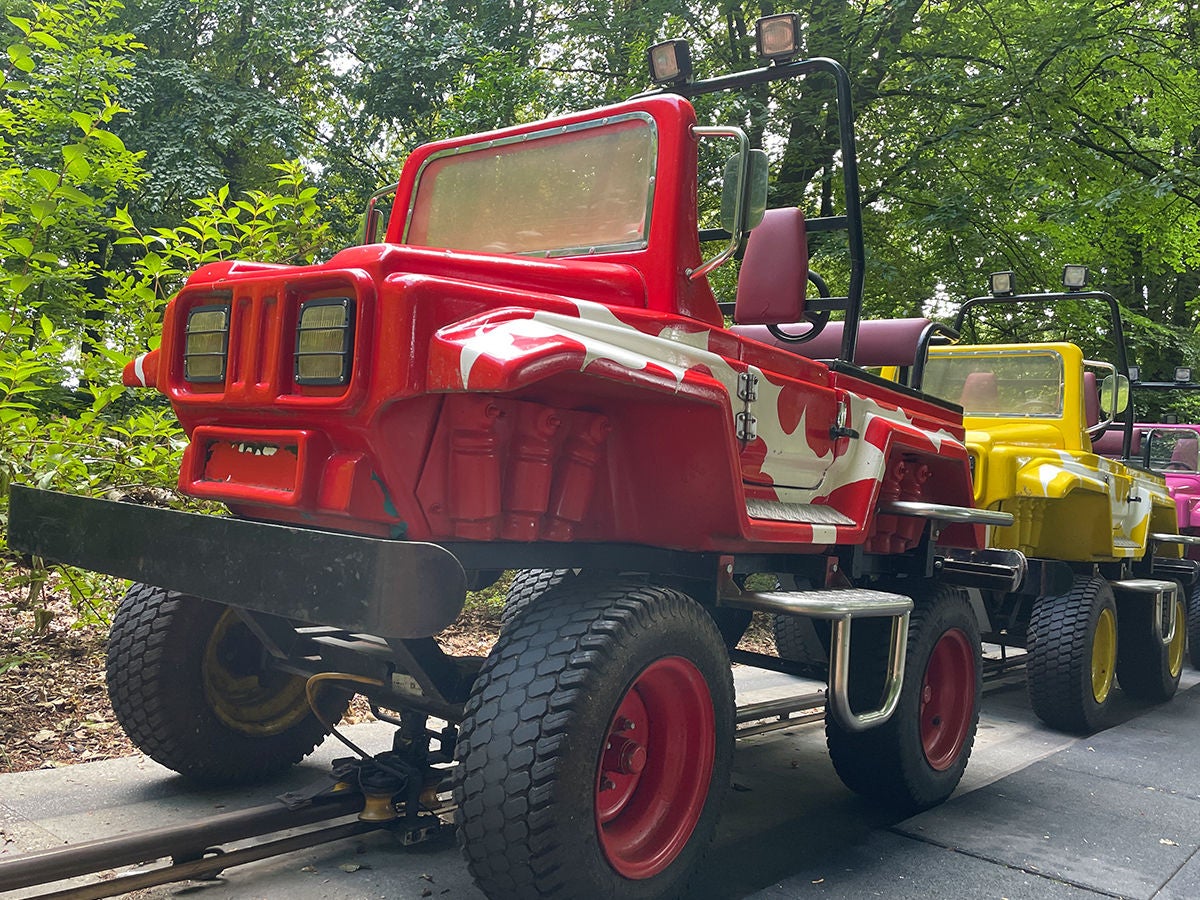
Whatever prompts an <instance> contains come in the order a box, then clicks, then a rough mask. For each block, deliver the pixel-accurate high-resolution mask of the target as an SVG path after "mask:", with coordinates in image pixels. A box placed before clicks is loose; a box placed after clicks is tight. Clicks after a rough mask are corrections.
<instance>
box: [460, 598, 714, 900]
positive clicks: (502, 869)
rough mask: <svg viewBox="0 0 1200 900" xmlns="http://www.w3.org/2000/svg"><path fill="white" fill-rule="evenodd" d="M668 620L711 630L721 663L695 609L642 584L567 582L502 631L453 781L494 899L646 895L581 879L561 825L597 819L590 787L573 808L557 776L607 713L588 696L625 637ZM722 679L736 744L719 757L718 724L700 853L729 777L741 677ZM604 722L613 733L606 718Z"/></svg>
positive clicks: (682, 627)
mask: <svg viewBox="0 0 1200 900" xmlns="http://www.w3.org/2000/svg"><path fill="white" fill-rule="evenodd" d="M668 624H669V626H670V627H671V628H673V629H675V630H676V632H677V633H679V634H682V635H686V634H687V633H688V632H696V630H697V629H700V630H701V632H704V630H705V629H707V632H706V634H707V638H706V640H707V641H709V642H712V641H713V640H715V641H716V645H717V647H718V648H719V653H720V656H721V657H722V658H724V649H723V644H721V643H720V639H719V635H718V634H716V632H715V629H714V627H713V625H712V623H711V621H710V620H709V619H708V616H707V613H705V612H704V610H703V609H702V608H701V607H700V606H699V605H698V604H696V603H695V601H693V600H691V599H690V598H688V597H686V596H685V595H683V594H680V593H679V592H677V591H674V590H671V589H667V588H654V587H648V586H646V585H644V584H639V583H636V582H620V581H602V582H600V583H596V582H595V581H592V580H591V579H587V580H583V579H579V580H576V579H571V580H570V581H569V582H568V583H567V584H564V585H561V586H560V587H558V588H557V589H556V590H555V591H554V594H553V595H552V596H551V595H548V596H546V597H545V598H544V599H543V600H542V601H540V602H539V603H538V604H536V605H535V606H534V607H531V608H530V609H529V610H528V612H527V613H526V614H524V615H522V616H521V617H520V619H519V621H515V622H514V623H513V625H512V626H510V629H509V630H508V631H507V632H504V631H502V632H501V636H500V638H499V640H498V641H497V644H496V646H495V648H494V649H493V651H492V653H491V655H490V656H489V657H488V659H487V661H486V662H485V664H484V666H483V668H482V669H481V671H480V673H479V675H478V676H477V680H476V683H475V687H474V689H473V691H472V695H471V698H470V700H469V701H468V703H467V707H466V716H465V718H464V720H463V722H462V724H461V726H460V729H459V736H458V743H457V756H458V760H459V767H458V772H457V776H456V781H455V801H456V803H457V804H458V807H459V810H460V813H459V822H458V827H459V836H460V842H461V844H462V847H463V853H464V855H465V857H466V859H467V862H468V866H469V868H470V870H471V872H472V875H473V876H474V877H475V879H476V882H477V883H478V884H479V885H480V887H481V888H483V890H484V892H485V893H486V894H487V895H488V896H489V897H490V898H493V900H498V898H514V900H515V898H528V897H534V896H537V897H562V898H574V897H581V896H588V897H596V898H600V897H613V896H620V897H640V896H643V892H642V889H643V888H644V887H646V886H645V885H643V884H642V882H638V881H631V880H627V879H626V880H622V879H620V878H619V876H616V873H615V872H609V873H608V874H610V875H612V876H614V878H615V879H616V881H618V882H620V883H619V884H618V886H616V887H613V886H612V885H606V884H605V883H603V882H602V881H601V880H599V879H592V880H590V881H587V880H584V881H581V878H582V876H581V867H582V865H583V864H582V863H580V862H579V860H580V859H582V858H584V856H585V855H586V848H585V847H584V846H583V844H584V842H583V841H582V840H581V839H580V838H579V837H578V836H577V835H574V833H573V832H571V829H570V828H569V827H564V824H563V817H564V815H567V816H573V817H580V818H581V821H582V820H588V821H590V817H591V816H592V815H593V806H592V803H593V802H594V801H593V796H594V794H593V790H594V786H590V787H589V788H588V790H587V791H585V792H584V793H585V794H586V796H576V797H575V798H574V801H572V800H571V799H570V798H568V797H564V796H563V795H562V794H563V792H564V791H565V790H567V788H566V787H564V782H565V781H566V778H565V776H564V775H563V774H562V772H560V771H559V769H560V762H561V758H562V756H563V754H564V753H565V752H568V748H569V742H570V741H571V740H572V736H573V734H574V735H575V736H576V737H578V730H577V729H578V728H579V727H580V726H581V725H582V724H584V723H585V722H586V720H588V718H589V717H595V716H600V717H607V716H609V715H610V714H611V711H610V710H607V709H600V710H598V709H594V708H592V707H594V706H595V703H594V702H593V701H594V697H593V696H592V693H593V691H594V689H595V688H597V684H596V681H597V679H598V678H599V677H601V676H602V675H603V674H604V673H605V672H606V670H607V669H611V667H612V666H613V665H614V660H615V659H616V658H618V657H619V656H620V655H621V653H622V649H623V644H624V643H625V642H626V641H629V640H630V637H629V636H630V635H631V634H632V633H633V632H635V631H636V630H638V629H643V630H645V629H648V628H653V627H655V626H659V627H663V626H667V625H668ZM636 674H637V673H636V672H628V673H627V676H628V678H629V679H632V678H633V677H634V676H635V675H636ZM721 678H722V679H723V687H721V689H720V691H718V692H715V693H714V697H713V701H714V706H715V707H716V713H717V718H718V723H719V722H720V721H721V719H722V718H723V717H726V718H728V732H729V739H728V741H726V743H727V744H728V747H727V748H724V749H723V748H722V739H721V727H720V725H718V730H717V735H718V741H717V744H718V746H717V759H716V760H715V762H714V766H715V768H714V774H713V783H712V785H711V787H710V791H709V797H708V800H707V802H706V805H705V812H704V814H703V815H702V816H701V819H700V821H699V823H698V824H697V826H696V830H695V832H694V833H693V836H692V842H697V841H699V842H700V843H699V844H698V845H696V846H698V847H700V848H701V850H700V852H701V853H702V852H703V848H706V847H707V844H708V842H709V840H710V839H711V836H712V832H713V831H714V830H715V827H716V812H714V811H713V810H714V809H716V810H719V806H720V801H721V798H722V796H723V794H724V791H725V789H726V788H727V786H728V779H729V766H730V761H731V756H732V728H733V719H732V717H733V679H732V674H731V672H730V669H729V666H728V661H727V659H724V662H723V668H722V673H721ZM627 683H628V682H626V684H627ZM623 691H624V688H622V693H623ZM722 694H723V695H724V702H725V703H726V704H727V705H728V709H727V710H724V711H723V710H722V709H721V705H722V702H723V697H722V696H721V695H722ZM602 725H603V727H604V728H607V718H605V720H604V722H603V723H602ZM579 739H580V740H583V739H582V738H579ZM593 781H594V773H593ZM689 846H691V845H689ZM684 852H685V853H686V852H688V851H686V850H685V851H684ZM692 868H694V866H693V867H692ZM668 871H669V870H668ZM685 889H686V878H685V879H684V882H683V883H682V884H680V885H678V886H677V890H671V891H668V892H667V893H662V894H659V893H654V894H646V895H645V896H674V895H677V893H678V891H682V890H685Z"/></svg>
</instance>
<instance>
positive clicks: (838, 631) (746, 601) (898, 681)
mask: <svg viewBox="0 0 1200 900" xmlns="http://www.w3.org/2000/svg"><path fill="white" fill-rule="evenodd" d="M720 603H721V605H723V606H737V607H740V608H742V609H751V610H758V611H759V612H767V613H774V614H776V615H788V616H808V617H810V618H813V619H825V620H827V621H829V623H830V626H831V629H832V633H831V636H830V641H829V702H830V704H831V705H832V707H833V710H834V713H835V714H836V715H837V717H838V721H839V722H841V723H842V725H843V726H845V727H846V728H847V729H848V730H850V731H865V730H866V729H868V728H871V727H873V726H875V725H882V724H883V723H884V722H886V721H887V720H888V719H890V718H891V716H892V713H894V712H895V711H896V705H897V704H898V703H899V702H900V688H901V687H902V685H903V683H904V657H905V653H906V652H907V649H908V617H909V613H911V612H912V608H913V602H912V600H911V599H910V598H908V597H905V596H904V595H903V594H891V593H888V592H886V591H869V590H864V589H862V588H848V589H846V590H836V591H770V592H763V593H746V592H743V593H740V594H736V595H722V597H721V598H720ZM868 617H871V618H875V617H881V618H890V619H891V620H892V635H891V643H890V647H889V650H888V668H887V689H886V691H885V692H884V697H883V704H882V705H881V706H880V707H879V709H874V710H870V711H868V712H864V713H856V712H853V711H852V710H851V709H850V623H851V621H852V620H853V619H856V618H868Z"/></svg>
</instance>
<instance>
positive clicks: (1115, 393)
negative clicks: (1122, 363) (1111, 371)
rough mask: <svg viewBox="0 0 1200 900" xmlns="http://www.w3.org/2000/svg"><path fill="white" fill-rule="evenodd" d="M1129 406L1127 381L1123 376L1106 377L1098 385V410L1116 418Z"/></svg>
mask: <svg viewBox="0 0 1200 900" xmlns="http://www.w3.org/2000/svg"><path fill="white" fill-rule="evenodd" d="M1127 406H1129V379H1128V378H1126V377H1125V376H1124V375H1108V376H1106V377H1105V379H1104V381H1102V382H1101V383H1100V408H1101V409H1102V410H1104V412H1105V414H1106V415H1108V416H1109V417H1112V418H1116V417H1117V416H1118V415H1120V414H1121V413H1123V412H1125V408H1126V407H1127Z"/></svg>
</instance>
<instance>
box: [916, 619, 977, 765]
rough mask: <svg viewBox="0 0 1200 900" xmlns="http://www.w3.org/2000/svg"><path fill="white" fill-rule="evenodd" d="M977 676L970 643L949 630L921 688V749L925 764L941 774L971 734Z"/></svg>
mask: <svg viewBox="0 0 1200 900" xmlns="http://www.w3.org/2000/svg"><path fill="white" fill-rule="evenodd" d="M975 675H976V673H975V652H974V648H973V647H972V646H971V641H970V639H969V638H968V637H967V635H966V634H965V633H963V632H962V631H961V630H960V629H957V628H953V629H950V630H949V631H947V632H946V633H945V634H943V635H942V636H941V638H940V639H939V640H938V642H937V644H936V645H935V646H934V648H933V652H932V653H931V654H930V656H929V663H928V665H927V666H926V667H925V680H924V683H923V684H922V686H921V709H920V713H919V717H920V729H921V746H922V749H924V751H925V760H926V761H927V762H928V763H929V765H930V767H932V768H933V769H935V770H937V771H939V772H944V771H945V770H947V769H949V768H950V767H951V766H953V765H954V763H955V762H956V761H957V759H958V757H959V754H960V753H961V752H962V747H963V743H964V742H965V741H966V738H967V733H968V732H969V731H970V728H971V720H972V716H973V713H974V704H975Z"/></svg>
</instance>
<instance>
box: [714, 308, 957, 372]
mask: <svg viewBox="0 0 1200 900" xmlns="http://www.w3.org/2000/svg"><path fill="white" fill-rule="evenodd" d="M934 324H935V323H934V322H933V321H931V320H930V319H867V320H865V321H862V322H859V323H858V343H857V344H856V345H855V349H854V362H855V364H856V365H859V366H900V367H904V366H912V365H915V364H916V363H917V361H918V360H919V359H920V358H921V357H922V356H923V355H924V352H925V350H927V349H928V347H927V344H928V338H927V336H926V331H927V329H928V328H929V327H930V326H931V325H934ZM810 327H811V326H810V325H808V324H807V323H804V324H801V325H785V326H784V327H783V328H782V329H781V330H782V331H785V332H787V333H788V334H804V332H805V331H806V330H808V329H809V328H810ZM731 330H732V331H734V332H735V333H737V334H740V335H743V336H744V337H748V338H754V340H756V341H762V343H764V344H770V345H772V346H774V347H780V348H782V349H784V350H791V351H792V352H793V353H799V354H800V355H801V356H807V357H808V358H809V359H837V357H838V356H839V354H841V352H842V323H841V322H830V323H829V324H828V325H826V326H825V328H824V329H823V330H822V331H821V333H820V334H818V335H817V336H816V337H815V338H813V339H812V340H811V341H805V342H803V343H801V344H794V343H791V342H789V341H784V340H780V339H779V338H777V337H775V335H773V334H771V332H770V331H769V330H768V329H767V327H766V326H765V325H734V326H733V328H732V329H731Z"/></svg>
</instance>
